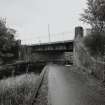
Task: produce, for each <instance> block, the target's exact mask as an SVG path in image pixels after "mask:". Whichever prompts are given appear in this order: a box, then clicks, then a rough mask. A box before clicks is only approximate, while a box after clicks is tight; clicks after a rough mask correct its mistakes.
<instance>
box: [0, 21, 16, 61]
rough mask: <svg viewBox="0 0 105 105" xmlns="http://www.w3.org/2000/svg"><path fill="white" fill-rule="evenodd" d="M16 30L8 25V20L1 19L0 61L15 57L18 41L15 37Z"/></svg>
mask: <svg viewBox="0 0 105 105" xmlns="http://www.w3.org/2000/svg"><path fill="white" fill-rule="evenodd" d="M15 33H16V31H15V30H14V29H11V28H7V27H6V21H5V20H4V19H0V62H1V63H6V62H9V61H11V60H12V59H14V58H15V55H16V53H17V52H16V49H17V46H18V44H17V41H16V40H15V38H14V35H15Z"/></svg>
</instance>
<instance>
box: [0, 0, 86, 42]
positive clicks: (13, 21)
mask: <svg viewBox="0 0 105 105" xmlns="http://www.w3.org/2000/svg"><path fill="white" fill-rule="evenodd" d="M85 7H86V0H0V17H2V18H6V21H7V26H8V27H10V28H13V29H15V30H16V31H17V33H16V35H15V36H16V39H21V41H22V44H34V43H44V42H53V41H60V40H72V39H73V37H74V28H75V26H83V27H86V25H84V24H83V23H82V22H81V21H80V20H79V18H80V14H81V13H83V9H84V8H85ZM49 36H50V38H49Z"/></svg>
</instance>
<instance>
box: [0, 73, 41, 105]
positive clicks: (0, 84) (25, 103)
mask: <svg viewBox="0 0 105 105" xmlns="http://www.w3.org/2000/svg"><path fill="white" fill-rule="evenodd" d="M38 78H39V76H38V75H35V74H33V73H31V74H24V75H21V76H16V77H11V78H8V79H3V80H1V81H0V105H30V104H31V102H32V101H33V100H34V91H35V89H36V87H35V85H36V82H37V80H38Z"/></svg>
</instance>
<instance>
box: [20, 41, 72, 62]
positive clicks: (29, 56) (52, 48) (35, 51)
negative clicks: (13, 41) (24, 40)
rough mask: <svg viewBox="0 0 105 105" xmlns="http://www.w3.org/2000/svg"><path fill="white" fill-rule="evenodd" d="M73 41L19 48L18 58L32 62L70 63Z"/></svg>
mask: <svg viewBox="0 0 105 105" xmlns="http://www.w3.org/2000/svg"><path fill="white" fill-rule="evenodd" d="M72 52H73V41H72V40H68V41H59V42H51V43H42V44H35V45H30V46H29V45H28V46H27V45H24V46H22V47H21V54H20V58H21V59H23V60H26V61H33V62H46V63H47V62H53V63H54V62H55V63H58V62H62V63H65V62H72Z"/></svg>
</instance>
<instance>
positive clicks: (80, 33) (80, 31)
mask: <svg viewBox="0 0 105 105" xmlns="http://www.w3.org/2000/svg"><path fill="white" fill-rule="evenodd" d="M83 34H84V30H83V27H81V26H78V27H75V37H74V43H73V65H77V63H78V58H77V57H78V53H77V52H78V51H77V43H78V42H79V41H81V39H82V38H83Z"/></svg>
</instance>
